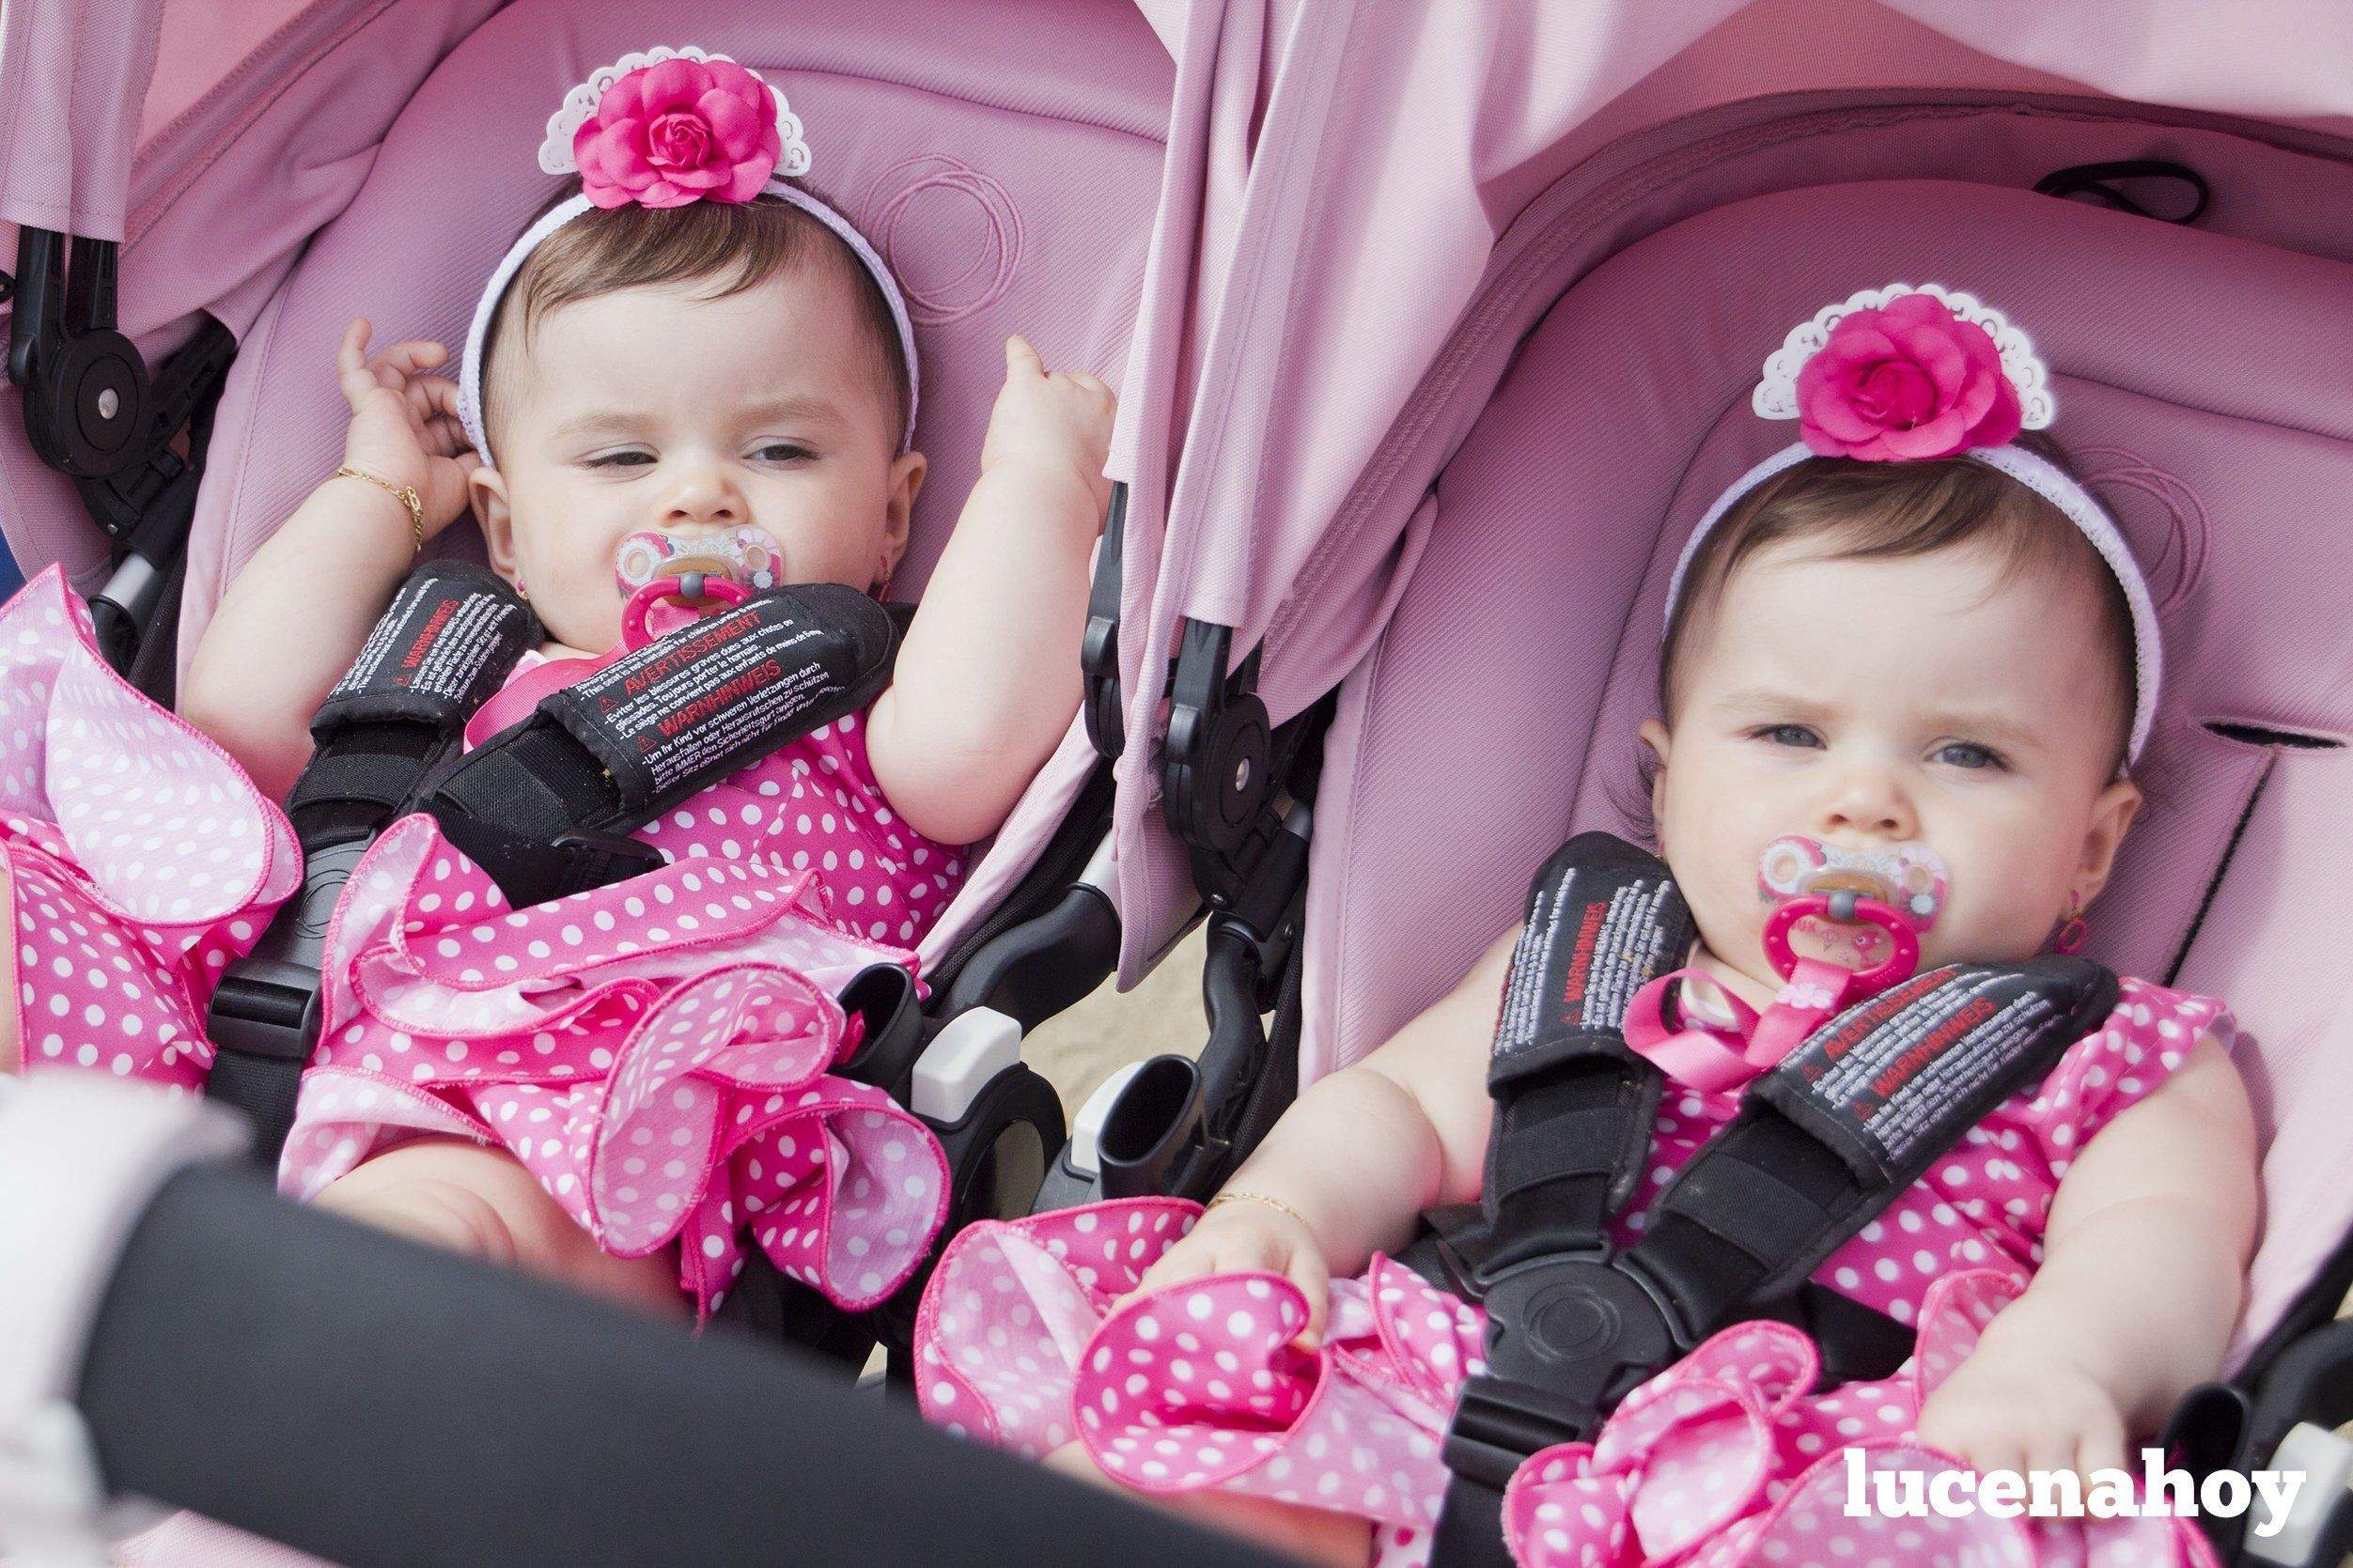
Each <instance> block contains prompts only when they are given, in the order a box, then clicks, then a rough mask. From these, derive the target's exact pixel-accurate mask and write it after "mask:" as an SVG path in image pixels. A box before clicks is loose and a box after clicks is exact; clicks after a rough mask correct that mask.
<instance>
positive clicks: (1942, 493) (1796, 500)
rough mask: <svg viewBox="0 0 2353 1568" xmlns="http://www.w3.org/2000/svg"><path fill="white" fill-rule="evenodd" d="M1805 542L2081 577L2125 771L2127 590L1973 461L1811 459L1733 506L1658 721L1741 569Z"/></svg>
mask: <svg viewBox="0 0 2353 1568" xmlns="http://www.w3.org/2000/svg"><path fill="white" fill-rule="evenodd" d="M2015 444H2017V445H2018V446H2021V447H2024V448H2025V449H2027V450H2028V451H2030V452H2033V453H2034V455H2035V456H2037V457H2040V458H2045V459H2047V460H2048V461H2049V462H2050V463H2051V464H2052V465H2053V466H2055V467H2057V468H2059V469H2060V470H2061V471H2063V472H2065V473H2066V474H2070V475H2071V476H2072V475H2073V474H2074V469H2073V466H2072V465H2071V464H2070V463H2069V461H2068V459H2067V456H2066V453H2065V451H2064V450H2062V449H2061V447H2060V446H2059V444H2058V442H2054V441H2051V440H2050V439H2049V438H2048V437H2046V436H2044V435H2042V434H2040V433H2039V432H2030V433H2027V434H2023V435H2020V436H2019V437H2018V438H2017V440H2016V442H2015ZM1798 540H1804V541H1808V542H1810V543H1813V544H1815V545H1816V546H1817V547H1818V550H1819V553H1820V555H1821V556H1822V557H1823V558H1824V559H1829V560H1904V559H1909V558H1911V557H1915V556H1921V555H1930V554H1934V553H1935V552H1936V551H1940V550H1946V549H1951V548H1954V547H1956V546H1960V545H1975V546H1978V547H1980V548H1983V549H1987V550H1990V551H1995V552H1996V554H1997V555H1998V556H1999V558H2000V559H2001V560H2002V563H2003V567H2004V572H2005V576H2004V581H2005V582H2007V581H2012V580H2014V579H2015V578H2017V577H2018V576H2021V575H2024V574H2027V573H2050V574H2056V575H2061V576H2079V575H2080V578H2081V580H2082V581H2084V582H2088V583H2089V584H2091V586H2092V588H2093V590H2094V593H2095V595H2096V598H2097V600H2098V604H2099V616H2100V644H2101V646H2103V647H2104V648H2106V649H2108V650H2109V652H2110V656H2111V657H2110V670H2111V676H2112V680H2111V691H2112V693H2113V702H2112V705H2111V711H2112V713H2113V714H2114V720H2115V734H2114V739H2115V755H2116V759H2117V762H2118V765H2119V766H2120V767H2121V765H2122V763H2123V761H2124V757H2125V750H2126V747H2127V744H2128V743H2129V741H2130V739H2131V732H2132V715H2133V699H2134V694H2135V693H2134V689H2135V680H2136V673H2135V665H2134V657H2133V638H2132V609H2131V606H2130V604H2129V603H2128V602H2127V600H2126V598H2125V592H2124V587H2123V585H2122V584H2121V583H2119V582H2117V581H2116V575H2115V573H2114V572H2112V571H2111V570H2110V569H2109V567H2108V563H2107V562H2106V561H2104V560H2102V559H2101V558H2100V554H2099V551H2097V550H2096V549H2094V548H2093V545H2092V542H2091V541H2090V540H2089V539H2087V538H2085V537H2084V536H2083V531H2082V530H2081V529H2080V528H2078V527H2076V525H2075V523H2074V521H2073V520H2071V519H2069V518H2068V516H2067V514H2066V513H2065V512H2063V511H2061V510H2060V509H2059V508H2058V507H2057V506H2055V505H2052V504H2051V503H2050V502H2049V501H2048V500H2046V499H2044V498H2043V497H2042V496H2040V495H2038V494H2036V493H2035V492H2034V490H2032V489H2028V488H2027V487H2026V486H2024V485H2022V484H2020V483H2019V482H2018V480H2016V479H2013V478H2011V477H2010V476H2009V475H2008V474H2004V473H2002V471H2001V470H2000V469H1997V468H1995V467H1993V466H1992V465H1991V464H1988V463H1981V462H1974V461H1972V460H1971V459H1970V458H1966V457H1955V458H1937V459H1933V460H1929V461H1921V462H1900V463H1898V462H1864V461H1862V460H1861V459H1859V458H1805V459H1803V460H1802V461H1800V462H1796V463H1792V464H1791V465H1790V466H1789V467H1787V468H1785V469H1784V470H1782V471H1781V472H1780V473H1779V474H1774V475H1773V476H1772V477H1771V478H1769V479H1767V480H1766V481H1765V482H1764V483H1762V484H1760V485H1758V486H1757V487H1756V488H1755V489H1752V490H1750V491H1749V492H1748V493H1747V494H1746V495H1743V496H1742V497H1741V498H1740V499H1739V500H1738V501H1737V502H1735V503H1733V505H1732V507H1731V509H1730V510H1729V511H1727V512H1726V513H1725V514H1724V515H1723V516H1722V518H1721V519H1719V520H1717V523H1716V526H1715V527H1714V528H1713V529H1711V530H1709V532H1708V536H1707V537H1706V539H1705V540H1704V541H1703V542H1702V543H1701V545H1700V548H1699V551H1698V553H1697V554H1696V555H1694V556H1693V557H1692V559H1691V566H1690V567H1689V568H1688V569H1687V571H1686V573H1685V575H1684V581H1683V591H1682V594H1681V597H1680V598H1678V599H1677V600H1676V602H1675V613H1674V615H1673V617H1672V618H1671V619H1670V620H1669V621H1668V623H1667V636H1666V642H1665V643H1664V644H1662V645H1661V646H1660V651H1659V712H1660V716H1661V717H1662V718H1664V719H1665V720H1666V722H1667V723H1668V724H1669V725H1670V726H1672V725H1673V724H1674V722H1675V698H1676V694H1677V691H1676V688H1677V675H1678V674H1679V672H1680V669H1681V664H1682V660H1683V656H1684V655H1685V653H1686V650H1687V647H1688V645H1689V644H1690V642H1691V629H1692V627H1693V626H1694V624H1695V623H1698V622H1700V621H1702V620H1704V618H1705V616H1706V614H1707V613H1709V612H1711V611H1712V610H1713V609H1714V608H1715V605H1716V603H1717V601H1718V600H1719V599H1721V598H1722V595H1723V590H1724V585H1725V584H1726V583H1728V582H1731V581H1732V577H1733V574H1734V573H1735V572H1737V570H1738V569H1739V567H1740V565H1741V563H1742V562H1744V561H1746V560H1748V559H1750V558H1751V557H1752V556H1753V555H1755V554H1756V553H1758V552H1759V551H1763V550H1766V549H1768V548H1769V547H1770V546H1773V545H1777V544H1783V543H1787V542H1791V541H1798Z"/></svg>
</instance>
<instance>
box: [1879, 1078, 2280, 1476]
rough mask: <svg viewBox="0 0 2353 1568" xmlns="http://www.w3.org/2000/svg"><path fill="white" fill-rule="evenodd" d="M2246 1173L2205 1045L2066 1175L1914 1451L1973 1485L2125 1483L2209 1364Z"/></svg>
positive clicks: (2230, 1304) (2230, 1281) (2230, 1277)
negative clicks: (2006, 1294) (1930, 1450)
mask: <svg viewBox="0 0 2353 1568" xmlns="http://www.w3.org/2000/svg"><path fill="white" fill-rule="evenodd" d="M2255 1171H2256V1155H2255V1126H2254V1113H2253V1111H2252V1109H2251V1108H2250V1107H2249V1105H2248V1102H2247V1091H2246V1089H2245V1087H2244V1086H2243V1085H2242V1084H2241V1083H2240V1082H2239V1079H2238V1073H2237V1071H2236V1068H2234V1067H2233V1066H2232V1065H2231V1062H2230V1058H2229V1057H2228V1056H2227V1055H2225V1054H2224V1053H2223V1051H2222V1048H2221V1047H2220V1046H2218V1045H2216V1044H2215V1043H2214V1042H2213V1041H2212V1040H2211V1039H2204V1038H2202V1039H2200V1040H2199V1041H2198V1042H2197V1044H2196V1046H2195V1047H2194V1048H2192V1049H2191V1050H2190V1052H2189V1056H2188V1058H2187V1059H2185V1060H2184V1062H2183V1063H2182V1065H2181V1067H2180V1069H2179V1070H2178V1071H2177V1072H2176V1073H2175V1074H2174V1077H2173V1078H2172V1079H2169V1080H2168V1081H2167V1082H2166V1083H2164V1084H2163V1085H2162V1086H2160V1087H2159V1088H2158V1090H2157V1091H2156V1092H2155V1093H2153V1094H2150V1095H2149V1097H2148V1098H2147V1099H2145V1100H2143V1101H2142V1102H2141V1103H2140V1104H2138V1105H2136V1106H2134V1107H2132V1108H2131V1109H2130V1110H2127V1111H2125V1112H2124V1113H2123V1114H2121V1115H2119V1116H2118V1117H2117V1118H2116V1119H2115V1120H2114V1121H2113V1122H2111V1123H2110V1124H2109V1125H2108V1126H2106V1127H2105V1128H2103V1129H2101V1131H2100V1132H2099V1134H2098V1135H2097V1136H2096V1137H2095V1138H2094V1139H2093V1140H2092V1141H2091V1143H2090V1144H2089V1145H2088V1146H2087V1147H2086V1148H2085V1149H2084V1151H2083V1153H2082V1156H2081V1157H2080V1158H2078V1159H2077V1160H2076V1161H2075V1163H2074V1164H2073V1165H2072V1166H2071V1167H2069V1169H2068V1171H2067V1173H2066V1176H2065V1179H2064V1180H2063V1181H2062V1182H2061V1183H2060V1185H2059V1193H2058V1196H2057V1198H2056V1199H2055V1200H2054V1201H2053V1202H2052V1204H2051V1209H2050V1223H2049V1228H2048V1230H2047V1231H2046V1233H2045V1235H2044V1239H2043V1264H2042V1267H2041V1268H2040V1269H2039V1270H2038V1271H2037V1272H2036V1274H2035V1276H2034V1282H2033V1283H2032V1284H2030V1285H2029V1286H2028V1287H2027V1289H2026V1291H2025V1293H2024V1294H2023V1295H2022V1296H2019V1297H2018V1300H2017V1301H2015V1302H2013V1303H2011V1305H2010V1306H2009V1307H2008V1308H2007V1309H2005V1310H2004V1311H2003V1312H2002V1314H2001V1315H2000V1316H1999V1317H1997V1318H1995V1319H1994V1321H1993V1322H1992V1324H1990V1325H1989V1326H1988V1327H1987V1330H1986V1333H1985V1337H1984V1338H1983V1339H1982V1340H1980V1341H1979V1342H1978V1345H1977V1349H1976V1350H1975V1351H1974V1352H1973V1353H1972V1354H1971V1356H1970V1358H1969V1359H1968V1360H1967V1361H1965V1362H1964V1363H1962V1365H1961V1366H1960V1368H1959V1369H1958V1370H1956V1372H1955V1373H1954V1374H1953V1375H1952V1376H1951V1377H1950V1378H1948V1379H1947V1380H1946V1381H1945V1382H1944V1384H1943V1385H1942V1386H1941V1387H1940V1388H1939V1389H1937V1391H1936V1393H1935V1394H1934V1395H1933V1396H1931V1397H1930V1398H1929V1400H1928V1402H1927V1404H1926V1405H1924V1407H1923V1409H1922V1410H1921V1414H1920V1435H1921V1436H1922V1437H1923V1438H1924V1439H1925V1440H1927V1441H1929V1442H1931V1443H1935V1444H1937V1445H1938V1446H1940V1447H1942V1448H1945V1449H1948V1450H1950V1451H1951V1452H1956V1453H1958V1454H1959V1455H1961V1456H1962V1457H1963V1458H1965V1459H1967V1460H1969V1461H1970V1463H1971V1465H1973V1466H1975V1467H1977V1468H1978V1469H1980V1470H1987V1469H2030V1468H2039V1469H2054V1470H2058V1469H2075V1470H2078V1471H2080V1472H2081V1473H2083V1474H2086V1475H2088V1474H2089V1472H2090V1471H2092V1470H2095V1469H2100V1468H2103V1467H2107V1468H2127V1463H2126V1459H2127V1455H2126V1445H2127V1441H2128V1440H2129V1439H2130V1438H2131V1437H2133V1436H2136V1435H2146V1434H2148V1433H2151V1432H2154V1431H2155V1430H2157V1428H2158V1426H2160V1425H2161V1424H2162V1423H2163V1421H2164V1420H2165V1418H2166V1417H2167V1416H2168V1415H2169V1414H2171V1412H2172V1410H2173V1407H2174V1404H2175V1402H2177V1401H2178V1400H2179V1399H2180V1398H2181V1396H2182V1394H2183V1393H2185V1392H2187V1391H2188V1390H2189V1388H2190V1387H2191V1386H2192V1385H2193V1384H2195V1383H2198V1382H2200V1381H2202V1380H2204V1379H2205V1378H2207V1377H2211V1376H2212V1375H2213V1374H2214V1373H2215V1371H2216V1370H2217V1369H2218V1368H2219V1367H2220V1366H2221V1363H2222V1350H2223V1346H2224V1345H2225V1343H2227V1342H2228V1341H2229V1338H2230V1331H2231V1326H2232V1324H2233V1323H2235V1322H2236V1320H2237V1316H2238V1308H2239V1296H2240V1291H2241V1289H2242V1286H2243V1284H2244V1281H2245V1277H2246V1271H2247V1260H2248V1257H2249V1254H2250V1252H2251V1251H2252V1247H2253V1243H2254V1234H2255V1212H2256V1201H2257V1200H2256V1186H2255Z"/></svg>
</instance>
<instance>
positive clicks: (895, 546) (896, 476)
mask: <svg viewBox="0 0 2353 1568" xmlns="http://www.w3.org/2000/svg"><path fill="white" fill-rule="evenodd" d="M928 472H929V469H928V466H927V464H926V463H925V461H924V455H923V454H922V453H920V452H902V453H900V454H899V455H898V456H897V457H896V458H894V459H892V462H891V472H890V476H889V478H888V480H887V481H886V489H885V493H884V496H883V518H882V552H883V554H884V556H885V557H887V558H888V560H889V562H890V564H891V565H892V566H896V565H898V560H899V557H900V556H902V555H904V554H906V553H907V530H908V528H909V526H910V525H911V524H912V522H913V520H914V516H915V497H916V496H917V495H920V494H921V493H922V492H923V481H924V475H925V474H927V473H928Z"/></svg>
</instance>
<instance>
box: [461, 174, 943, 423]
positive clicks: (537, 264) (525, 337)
mask: <svg viewBox="0 0 2353 1568" xmlns="http://www.w3.org/2000/svg"><path fill="white" fill-rule="evenodd" d="M576 194H579V188H578V186H576V185H574V186H569V187H568V188H566V189H564V190H561V191H558V192H557V193H556V194H555V195H554V196H553V197H551V198H550V199H549V200H548V201H547V202H545V203H544V204H542V205H541V207H540V209H539V210H538V212H536V213H534V214H533V215H532V222H533V223H537V222H538V220H539V219H540V218H541V217H543V216H545V215H546V214H547V213H548V212H550V211H552V210H554V208H555V207H556V206H557V204H558V203H560V202H562V201H564V200H565V199H567V198H568V197H570V196H572V195H576ZM525 226H526V227H528V226H529V225H525ZM808 266H820V267H833V268H836V269H838V270H839V271H840V272H842V274H843V275H844V276H846V277H847V278H848V279H849V284H850V287H851V289H852V291H853V292H854V293H855V295H856V297H857V300H858V320H859V328H860V331H861V332H862V334H864V335H865V338H866V339H867V342H868V346H869V348H870V349H871V350H872V352H871V355H870V356H869V357H870V361H871V363H872V365H873V366H874V371H875V374H876V376H877V378H878V380H877V383H876V391H877V394H878V395H879V396H880V397H881V398H882V399H883V402H884V405H885V407H886V408H887V409H888V410H889V412H890V424H889V427H888V428H889V429H890V430H891V431H892V432H893V433H894V435H896V432H898V431H900V430H903V429H905V428H906V426H907V409H908V404H909V403H910V402H911V401H912V398H913V396H914V389H913V388H912V386H911V385H910V384H909V382H908V368H907V361H906V358H905V356H904V355H903V354H902V353H901V351H900V349H899V340H898V324H897V321H896V318H894V317H893V316H892V314H891V305H890V302H889V301H888V300H886V299H885V298H883V295H882V288H881V286H880V284H878V283H877V282H876V281H875V279H874V274H873V273H871V272H867V271H866V267H865V263H864V262H863V261H861V260H859V259H858V256H857V255H856V253H854V252H852V251H851V250H850V248H849V246H848V245H847V244H845V243H843V242H842V240H841V237H840V236H838V235H836V234H835V233H834V231H833V230H831V229H829V228H827V227H826V226H825V225H824V224H823V223H821V222H819V221H818V219H816V218H813V217H811V216H810V215H809V214H808V213H806V212H804V211H803V210H801V209H800V208H798V207H795V206H793V205H792V204H791V203H790V202H787V201H783V200H780V199H779V198H777V197H775V196H771V195H763V196H761V197H759V198H758V199H756V200H754V201H748V202H736V203H729V202H716V201H697V202H690V203H688V204H687V205H686V206H684V207H666V208H649V207H640V206H638V205H637V204H636V203H635V202H628V203H624V204H623V205H621V206H619V207H612V208H592V209H590V210H588V211H586V212H584V213H582V214H581V215H580V216H579V217H577V218H574V219H573V220H572V221H571V222H569V223H568V224H566V225H563V226H562V227H561V228H559V229H557V230H556V231H555V232H554V233H553V234H551V235H549V236H548V237H547V239H546V240H544V241H541V242H540V243H539V245H538V248H536V249H535V250H533V251H532V253H531V256H530V257H529V258H528V259H527V260H525V261H524V262H523V264H522V269H521V270H520V271H519V272H516V274H515V278H514V281H513V282H512V283H511V284H509V285H508V286H507V288H506V294H505V295H504V296H503V297H502V298H501V299H500V301H499V303H498V308H497V310H496V311H495V312H494V313H493V314H492V315H491V327H490V332H489V334H487V336H486V340H485V346H484V349H483V352H482V358H483V365H482V403H483V408H482V418H483V424H484V425H485V427H489V426H491V425H492V424H494V423H495V422H496V413H497V407H498V404H499V402H500V401H501V399H500V398H499V397H498V396H497V381H496V379H495V377H494V376H493V375H492V370H491V367H492V366H493V365H496V364H497V362H498V357H499V349H501V348H502V347H504V346H506V345H507V340H508V339H509V338H510V337H511V338H512V339H513V340H514V342H515V343H516V344H522V343H527V342H528V341H529V339H530V335H531V330H532V328H533V327H534V326H536V325H537V324H538V322H539V321H540V320H541V319H542V318H545V317H546V316H547V315H548V314H549V313H550V312H551V311H553V310H556V309H559V308H561V307H562V306H564V305H568V304H573V303H578V302H580V301H583V300H593V299H599V298H601V297H602V296H604V295H607V294H617V293H619V292H620V291H621V290H622V289H625V288H641V287H649V286H655V285H659V286H662V287H680V286H684V285H692V284H709V286H710V288H709V298H711V299H714V300H724V299H725V298H727V297H728V296H730V295H733V294H740V293H742V292H743V291H745V290H746V289H750V288H757V287H759V286H760V285H762V284H764V283H766V282H768V281H769V280H770V279H771V278H775V277H782V276H785V275H787V274H788V273H790V272H793V271H794V270H795V269H797V268H801V267H808ZM510 325H511V327H512V329H513V330H512V332H511V333H510V332H509V330H508V329H509V326H510Z"/></svg>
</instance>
